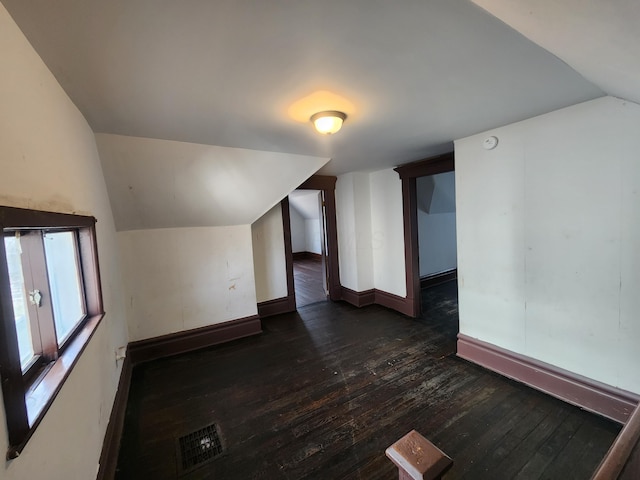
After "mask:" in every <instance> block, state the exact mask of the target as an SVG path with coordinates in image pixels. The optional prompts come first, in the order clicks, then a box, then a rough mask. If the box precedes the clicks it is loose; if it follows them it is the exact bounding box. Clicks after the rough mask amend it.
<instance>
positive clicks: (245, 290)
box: [118, 225, 257, 341]
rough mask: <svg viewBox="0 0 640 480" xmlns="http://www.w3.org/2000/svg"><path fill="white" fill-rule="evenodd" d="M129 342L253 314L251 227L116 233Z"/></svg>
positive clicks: (253, 287) (253, 284)
mask: <svg viewBox="0 0 640 480" xmlns="http://www.w3.org/2000/svg"><path fill="white" fill-rule="evenodd" d="M118 239H119V243H120V251H121V255H122V262H123V270H124V277H125V287H126V292H127V296H128V298H127V302H126V305H127V314H128V318H129V335H130V337H131V341H135V340H142V339H145V338H150V337H157V336H159V335H165V334H168V333H174V332H179V331H181V330H189V329H192V328H198V327H203V326H206V325H213V324H216V323H220V322H225V321H229V320H236V319H239V318H244V317H248V316H251V315H256V314H257V307H256V287H255V281H254V274H253V255H252V246H251V227H250V226H249V225H238V226H232V227H198V228H167V229H154V230H131V231H127V232H119V233H118Z"/></svg>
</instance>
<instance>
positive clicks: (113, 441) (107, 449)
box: [97, 352, 133, 480]
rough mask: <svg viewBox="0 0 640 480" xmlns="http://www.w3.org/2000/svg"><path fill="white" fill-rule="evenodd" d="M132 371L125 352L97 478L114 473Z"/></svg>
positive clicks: (112, 475)
mask: <svg viewBox="0 0 640 480" xmlns="http://www.w3.org/2000/svg"><path fill="white" fill-rule="evenodd" d="M132 371H133V366H132V365H131V360H130V359H129V355H128V352H127V355H126V356H125V359H124V362H123V363H122V370H121V371H120V381H119V382H118V391H117V392H116V398H115V400H114V401H113V407H112V408H111V415H110V416H109V423H108V424H107V431H106V432H105V434H104V442H103V444H102V452H101V453H100V466H99V469H98V476H97V480H110V479H113V478H114V477H115V474H116V467H117V465H118V451H119V450H120V439H121V438H122V430H123V427H124V416H125V413H126V411H127V400H128V398H129V387H130V386H131V373H132Z"/></svg>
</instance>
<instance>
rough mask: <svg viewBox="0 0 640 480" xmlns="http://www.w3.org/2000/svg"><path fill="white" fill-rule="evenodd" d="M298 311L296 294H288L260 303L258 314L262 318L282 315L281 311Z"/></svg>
mask: <svg viewBox="0 0 640 480" xmlns="http://www.w3.org/2000/svg"><path fill="white" fill-rule="evenodd" d="M295 311H296V296H295V294H294V295H287V296H286V297H281V298H275V299H273V300H267V301H265V302H260V303H259V304H258V316H259V317H260V318H265V317H271V316H273V315H280V314H281V313H289V312H295Z"/></svg>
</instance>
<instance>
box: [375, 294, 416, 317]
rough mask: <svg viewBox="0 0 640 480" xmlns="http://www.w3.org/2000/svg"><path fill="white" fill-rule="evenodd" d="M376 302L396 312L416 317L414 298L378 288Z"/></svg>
mask: <svg viewBox="0 0 640 480" xmlns="http://www.w3.org/2000/svg"><path fill="white" fill-rule="evenodd" d="M376 303H377V304H378V305H382V306H383V307H387V308H390V309H392V310H395V311H396V312H400V313H402V314H404V315H406V316H408V317H412V318H415V317H416V315H415V314H414V311H413V300H411V299H408V298H405V297H399V296H398V295H394V294H392V293H388V292H383V291H382V290H378V289H376ZM418 314H420V312H418Z"/></svg>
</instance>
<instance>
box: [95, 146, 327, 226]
mask: <svg viewBox="0 0 640 480" xmlns="http://www.w3.org/2000/svg"><path fill="white" fill-rule="evenodd" d="M96 142H97V145H98V151H99V152H100V159H101V161H102V169H103V172H104V176H105V180H106V182H107V188H108V190H109V197H110V200H111V208H112V209H113V214H114V218H115V222H116V228H117V229H118V230H138V229H148V228H169V227H200V226H227V225H246V224H250V223H253V222H254V221H255V220H257V219H258V218H260V217H261V216H262V215H263V214H264V213H265V212H266V211H267V210H269V209H270V208H271V207H272V206H274V205H275V204H276V203H278V202H279V201H280V200H281V199H282V198H284V197H285V196H286V195H287V194H288V193H289V192H290V191H291V190H292V189H294V188H296V187H297V186H298V185H300V184H301V183H302V182H304V181H305V180H306V179H307V178H308V177H309V176H310V175H312V174H313V173H314V172H315V171H316V170H317V169H318V168H320V167H321V166H322V165H324V164H325V163H326V162H327V161H328V160H329V159H328V158H318V157H310V156H305V155H292V154H284V153H274V152H260V151H255V150H247V149H242V148H227V147H215V146H210V145H198V144H194V143H183V142H174V141H169V140H155V139H150V138H137V137H124V136H121V135H106V134H98V135H96Z"/></svg>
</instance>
